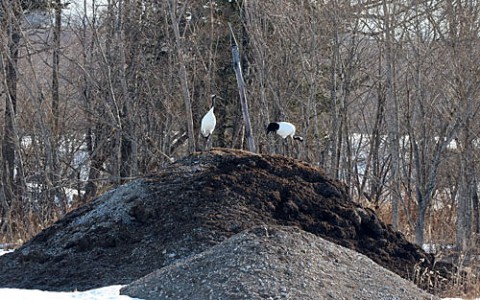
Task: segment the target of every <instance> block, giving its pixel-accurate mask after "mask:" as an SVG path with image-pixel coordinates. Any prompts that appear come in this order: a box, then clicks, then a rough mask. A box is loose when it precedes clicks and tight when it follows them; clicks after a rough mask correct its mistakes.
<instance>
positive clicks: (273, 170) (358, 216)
mask: <svg viewBox="0 0 480 300" xmlns="http://www.w3.org/2000/svg"><path fill="white" fill-rule="evenodd" d="M258 225H284V226H295V227H298V228H300V229H302V230H304V231H307V232H310V233H312V234H314V235H317V236H320V237H323V238H325V239H327V240H329V241H331V242H334V243H337V244H339V245H342V246H345V247H347V248H350V249H353V250H355V251H357V252H360V253H362V254H365V255H366V256H368V257H369V258H370V259H372V260H373V261H375V262H376V263H378V264H379V265H381V266H383V267H385V268H387V269H389V270H391V271H392V272H394V273H396V274H398V275H400V276H402V277H404V278H407V279H411V278H412V277H417V276H415V274H420V273H422V274H424V273H425V274H429V271H430V270H431V269H432V268H433V266H434V263H435V262H434V258H433V256H431V255H429V254H426V253H425V252H424V251H423V250H422V249H421V248H420V247H418V246H416V245H414V244H411V243H409V242H408V241H407V240H406V239H405V238H404V237H403V235H402V234H400V233H398V232H395V231H393V230H392V228H391V227H390V226H386V225H385V224H383V223H382V222H381V221H380V220H379V219H378V218H377V216H376V215H375V214H374V213H373V212H372V211H371V210H368V209H364V208H362V207H360V206H359V205H357V204H355V203H354V202H352V201H351V200H350V198H349V196H348V193H347V190H346V187H345V186H344V185H343V184H341V183H340V182H337V181H333V180H331V179H329V178H328V177H327V176H326V175H325V174H324V173H323V171H322V170H321V169H319V168H315V167H312V166H310V165H308V164H305V163H302V162H299V161H297V160H294V159H291V158H285V157H282V156H269V155H255V154H252V153H249V152H243V151H238V150H226V149H214V150H212V151H211V152H209V153H203V154H202V153H197V154H194V155H191V156H189V157H186V158H184V159H181V160H179V161H177V162H175V163H173V164H171V165H170V166H168V167H167V168H165V169H162V170H161V171H159V172H157V173H156V174H154V175H151V176H148V177H146V178H142V179H138V180H135V181H133V182H131V183H128V184H126V185H124V186H121V187H119V188H117V189H115V190H112V191H110V192H108V193H106V194H104V195H102V196H101V197H99V198H97V199H96V200H94V201H92V202H91V203H89V204H88V205H86V206H83V207H81V208H79V209H77V210H75V211H73V212H71V213H69V214H67V215H66V216H65V217H64V218H63V219H61V220H59V221H58V222H56V223H55V224H54V225H53V226H51V227H49V228H47V229H45V230H44V231H42V232H41V233H39V234H38V235H37V236H35V237H34V238H33V239H32V240H30V241H29V242H27V243H25V244H24V245H23V246H22V247H20V248H19V249H17V250H16V251H14V252H12V253H9V254H6V255H4V256H1V257H0V270H1V272H0V287H19V288H36V289H46V290H74V289H78V290H85V289H91V288H96V287H100V286H105V285H112V284H128V283H131V282H132V281H134V280H136V279H138V278H140V277H143V276H145V275H147V274H149V273H151V272H153V271H155V270H157V269H159V268H162V267H164V266H167V265H170V264H172V263H174V262H177V261H178V260H179V259H184V258H187V257H190V256H192V255H195V254H199V253H201V252H203V251H205V250H208V249H210V248H211V247H212V246H214V245H217V244H219V243H221V242H223V241H225V240H226V239H227V238H230V237H232V236H233V235H235V234H237V233H240V232H242V231H244V230H246V229H249V228H252V227H253V226H258Z"/></svg>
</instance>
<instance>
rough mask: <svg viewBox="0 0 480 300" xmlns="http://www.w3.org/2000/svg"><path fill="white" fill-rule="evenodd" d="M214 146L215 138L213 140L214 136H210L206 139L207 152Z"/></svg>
mask: <svg viewBox="0 0 480 300" xmlns="http://www.w3.org/2000/svg"><path fill="white" fill-rule="evenodd" d="M212 145H213V138H212V135H209V136H208V137H207V138H206V139H205V151H210V149H212Z"/></svg>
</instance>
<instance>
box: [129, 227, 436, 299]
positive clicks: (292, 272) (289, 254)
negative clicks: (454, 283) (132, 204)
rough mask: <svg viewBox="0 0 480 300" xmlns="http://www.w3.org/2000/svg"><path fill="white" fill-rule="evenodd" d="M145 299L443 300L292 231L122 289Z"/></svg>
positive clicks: (250, 240) (266, 232)
mask: <svg viewBox="0 0 480 300" xmlns="http://www.w3.org/2000/svg"><path fill="white" fill-rule="evenodd" d="M121 293H122V294H125V295H129V296H131V297H134V298H140V299H147V300H148V299H251V300H255V299H302V300H309V299H311V300H316V299H324V298H329V299H368V300H370V299H376V300H384V299H402V300H421V299H425V300H427V299H428V300H433V299H440V298H436V297H434V296H432V295H431V294H428V293H426V292H425V291H422V290H421V289H420V288H418V287H417V286H415V285H414V284H413V283H412V282H409V281H407V280H405V279H402V278H400V277H399V276H398V275H397V274H395V273H393V272H391V271H389V270H387V269H385V268H382V267H381V266H379V265H377V264H376V263H374V262H373V261H372V260H371V259H369V258H367V257H366V256H364V255H362V254H360V253H358V252H355V251H352V250H350V249H347V248H345V247H341V246H339V245H336V244H334V243H331V242H328V241H326V240H324V239H322V238H320V237H318V236H315V235H313V234H310V233H307V232H305V231H303V230H300V229H298V228H295V227H291V226H287V227H284V226H258V227H253V228H251V229H248V230H246V231H243V232H241V233H239V234H236V235H234V236H233V237H231V238H229V239H227V240H226V241H224V242H222V243H220V244H218V245H215V246H213V247H212V248H210V249H209V250H207V251H204V252H202V253H200V254H197V255H195V256H193V257H189V258H187V259H185V260H180V261H178V262H176V263H173V264H171V265H169V266H166V267H164V268H162V269H159V270H157V271H155V272H152V273H150V274H148V275H147V276H145V277H143V278H140V279H139V280H137V281H135V282H133V283H131V284H129V285H128V286H126V287H124V288H123V289H122V290H121Z"/></svg>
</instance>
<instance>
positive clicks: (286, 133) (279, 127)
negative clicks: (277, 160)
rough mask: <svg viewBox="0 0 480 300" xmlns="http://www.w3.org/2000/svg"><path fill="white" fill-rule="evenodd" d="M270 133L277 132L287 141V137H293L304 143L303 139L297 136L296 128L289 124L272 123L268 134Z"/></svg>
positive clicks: (268, 128)
mask: <svg viewBox="0 0 480 300" xmlns="http://www.w3.org/2000/svg"><path fill="white" fill-rule="evenodd" d="M269 132H275V133H276V134H278V135H279V136H281V137H282V138H283V139H286V138H287V137H291V138H292V139H295V140H299V141H303V138H302V137H301V136H296V135H295V126H294V125H293V124H292V123H289V122H274V123H270V124H268V127H267V134H268V133H269Z"/></svg>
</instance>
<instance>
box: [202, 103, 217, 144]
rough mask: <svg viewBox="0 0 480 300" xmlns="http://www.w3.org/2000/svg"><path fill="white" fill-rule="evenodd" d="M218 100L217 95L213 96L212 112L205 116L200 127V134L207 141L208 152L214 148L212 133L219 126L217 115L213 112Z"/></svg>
mask: <svg viewBox="0 0 480 300" xmlns="http://www.w3.org/2000/svg"><path fill="white" fill-rule="evenodd" d="M216 98H217V95H212V96H211V101H212V105H211V106H210V110H209V111H208V112H207V113H206V114H205V115H204V116H203V118H202V123H201V126H200V133H201V134H202V135H203V137H204V138H206V139H207V141H206V146H205V148H206V150H207V148H208V149H210V148H211V147H212V145H211V144H212V143H211V139H210V137H211V136H212V133H213V131H214V130H215V125H217V118H215V113H214V112H213V110H214V108H215V99H216ZM209 142H210V143H209Z"/></svg>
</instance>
